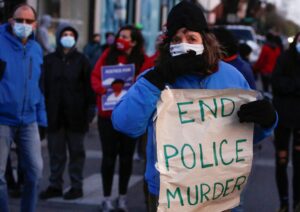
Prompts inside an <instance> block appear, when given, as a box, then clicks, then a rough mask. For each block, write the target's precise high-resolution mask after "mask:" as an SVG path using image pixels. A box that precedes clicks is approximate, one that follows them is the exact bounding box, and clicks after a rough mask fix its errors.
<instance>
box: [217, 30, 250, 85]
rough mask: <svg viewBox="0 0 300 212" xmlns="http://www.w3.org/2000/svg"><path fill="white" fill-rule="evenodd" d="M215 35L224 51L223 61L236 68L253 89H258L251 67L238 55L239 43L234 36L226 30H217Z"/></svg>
mask: <svg viewBox="0 0 300 212" xmlns="http://www.w3.org/2000/svg"><path fill="white" fill-rule="evenodd" d="M213 33H214V35H215V36H216V38H217V40H218V41H219V43H220V44H221V47H222V49H223V52H222V56H223V61H225V62H226V63H229V64H230V65H232V66H233V67H235V68H236V69H237V70H238V71H240V72H241V74H242V75H243V76H244V77H245V79H246V80H247V82H248V84H249V86H250V88H251V89H254V90H255V89H256V84H255V79H254V74H253V71H252V68H251V66H250V65H249V64H248V63H247V62H246V61H244V60H243V59H242V58H241V57H240V55H239V54H238V41H237V40H236V39H235V37H234V35H233V34H232V33H231V32H230V31H229V30H227V29H225V28H215V29H214V30H213Z"/></svg>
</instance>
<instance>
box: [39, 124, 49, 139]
mask: <svg viewBox="0 0 300 212" xmlns="http://www.w3.org/2000/svg"><path fill="white" fill-rule="evenodd" d="M39 134H40V139H41V141H42V140H44V139H45V138H46V134H47V128H46V127H42V126H39Z"/></svg>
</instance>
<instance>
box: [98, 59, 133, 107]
mask: <svg viewBox="0 0 300 212" xmlns="http://www.w3.org/2000/svg"><path fill="white" fill-rule="evenodd" d="M134 76H135V66H134V64H126V65H112V66H102V68H101V77H102V85H103V87H105V88H106V89H107V93H106V94H105V95H102V110H103V111H106V110H113V109H114V107H115V105H116V104H117V103H118V101H120V99H121V98H122V97H123V96H124V95H125V94H126V93H127V91H128V89H129V87H130V86H131V85H132V84H133V82H134ZM113 84H115V85H114V86H113Z"/></svg>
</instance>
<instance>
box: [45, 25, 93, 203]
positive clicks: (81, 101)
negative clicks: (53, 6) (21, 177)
mask: <svg viewBox="0 0 300 212" xmlns="http://www.w3.org/2000/svg"><path fill="white" fill-rule="evenodd" d="M57 40H58V47H57V49H56V51H55V52H54V53H51V54H49V55H47V56H45V58H44V65H43V70H44V74H43V81H42V83H43V88H44V93H45V99H46V109H47V116H48V151H49V158H50V177H49V181H50V185H49V186H48V188H47V189H46V190H44V191H43V192H41V193H40V199H48V198H52V197H61V196H63V198H64V199H66V200H71V199H76V198H79V197H82V196H83V190H82V186H83V185H82V184H83V182H82V181H83V167H84V160H85V150H84V143H83V141H84V136H85V133H86V132H87V130H88V126H89V121H91V120H92V117H93V116H94V115H95V109H94V108H95V97H94V94H93V92H92V89H91V85H90V73H91V67H90V64H89V61H88V59H87V58H86V57H85V55H84V54H82V53H80V52H78V51H77V49H76V43H77V40H78V32H77V30H76V29H75V28H74V27H72V26H65V27H64V28H62V29H61V31H60V32H59V33H58V37H57ZM67 151H68V154H67ZM67 155H69V164H68V171H69V176H70V182H71V188H70V189H69V190H68V191H67V192H66V193H65V194H63V173H64V169H65V165H66V162H67Z"/></svg>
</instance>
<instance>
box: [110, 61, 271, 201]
mask: <svg viewBox="0 0 300 212" xmlns="http://www.w3.org/2000/svg"><path fill="white" fill-rule="evenodd" d="M170 87H171V88H178V89H184V88H186V89H226V88H239V89H246V90H249V89H250V88H249V85H248V83H247V81H246V80H245V78H244V77H243V76H242V74H241V73H240V72H239V71H237V70H236V69H235V68H234V67H233V66H231V65H229V64H227V63H225V62H220V63H219V70H218V71H217V72H216V73H214V74H212V75H210V76H207V77H205V78H203V77H200V76H195V75H184V76H182V77H180V78H177V80H176V82H175V83H174V84H173V85H171V86H170ZM160 95H161V91H160V90H159V89H158V88H157V87H156V86H154V85H153V84H151V83H150V82H149V81H148V80H146V79H145V78H144V77H141V78H139V79H138V80H137V82H136V83H135V84H134V85H133V86H132V87H131V88H130V89H129V91H128V92H127V94H126V95H125V96H124V97H123V98H122V99H121V100H120V102H119V103H118V104H117V105H116V107H115V109H114V111H113V114H112V122H113V125H114V128H115V129H116V130H118V131H121V132H123V133H125V134H127V135H129V136H131V137H138V136H140V135H142V134H143V133H145V132H146V130H148V139H147V167H146V173H145V177H146V180H147V183H148V188H149V191H150V193H152V194H154V195H158V194H159V172H158V171H157V170H156V169H155V163H156V149H155V140H154V139H155V135H154V128H153V115H154V113H155V111H156V104H157V102H158V100H159V98H160ZM274 127H275V126H274ZM272 130H273V127H272V128H270V129H265V130H262V129H259V128H257V127H256V128H255V131H256V132H255V135H254V137H255V138H254V139H255V140H261V139H263V138H265V137H266V136H269V135H271V133H272Z"/></svg>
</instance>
